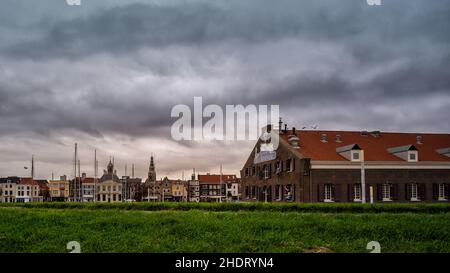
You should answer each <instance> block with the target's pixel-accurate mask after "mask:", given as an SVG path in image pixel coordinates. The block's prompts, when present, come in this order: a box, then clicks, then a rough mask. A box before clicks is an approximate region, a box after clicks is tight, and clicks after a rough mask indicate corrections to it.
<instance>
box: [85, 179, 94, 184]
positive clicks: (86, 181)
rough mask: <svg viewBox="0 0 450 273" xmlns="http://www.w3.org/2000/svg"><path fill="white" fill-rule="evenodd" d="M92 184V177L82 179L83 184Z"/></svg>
mask: <svg viewBox="0 0 450 273" xmlns="http://www.w3.org/2000/svg"><path fill="white" fill-rule="evenodd" d="M94 182H95V179H94V178H93V177H85V178H84V179H83V183H91V184H94Z"/></svg>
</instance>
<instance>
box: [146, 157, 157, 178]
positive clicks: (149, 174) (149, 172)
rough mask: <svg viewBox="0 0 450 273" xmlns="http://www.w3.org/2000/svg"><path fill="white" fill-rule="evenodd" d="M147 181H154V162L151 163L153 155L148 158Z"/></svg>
mask: <svg viewBox="0 0 450 273" xmlns="http://www.w3.org/2000/svg"><path fill="white" fill-rule="evenodd" d="M148 180H149V181H156V170H155V162H153V155H152V156H151V157H150V166H149V167H148Z"/></svg>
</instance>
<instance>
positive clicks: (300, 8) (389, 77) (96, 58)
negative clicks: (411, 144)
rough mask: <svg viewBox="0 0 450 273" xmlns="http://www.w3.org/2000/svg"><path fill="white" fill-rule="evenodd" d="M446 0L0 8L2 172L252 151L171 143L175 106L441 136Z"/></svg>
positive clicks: (202, 163)
mask: <svg viewBox="0 0 450 273" xmlns="http://www.w3.org/2000/svg"><path fill="white" fill-rule="evenodd" d="M449 14H450V1H449V0H433V1H426V0H408V1H406V0H383V5H382V6H377V7H375V6H368V5H367V4H366V1H365V0H346V1H342V0H292V1H286V0H279V1H273V0H228V1H213V0H203V1H201V0H199V1H195V0H191V1H176V0H170V1H168V0H164V1H162V0H161V1H143V0H142V1H138V0H136V1H132V0H115V1H113V0H109V1H108V0H82V5H81V6H79V7H74V6H68V5H66V3H65V1H64V0H40V1H33V0H2V1H1V7H0V176H7V175H19V176H25V175H28V174H29V172H28V171H25V170H24V168H23V167H24V166H26V165H29V164H30V163H29V161H30V159H31V154H34V155H35V156H36V161H37V162H36V168H37V170H36V174H37V176H38V177H41V178H49V177H50V176H51V173H52V171H53V172H54V173H55V176H59V175H62V174H67V175H69V176H70V175H71V174H72V160H73V159H72V158H73V145H74V143H75V142H78V145H79V149H80V157H81V160H82V171H84V172H87V173H88V174H89V175H92V174H93V160H94V159H93V157H94V149H97V150H98V157H99V161H100V168H101V170H102V169H103V168H106V164H107V161H108V160H109V156H114V157H115V161H116V167H117V168H118V171H119V175H123V174H124V168H125V167H124V166H125V164H128V170H130V169H131V164H132V163H134V164H135V165H136V173H137V175H139V176H142V177H145V176H146V171H147V168H148V161H149V157H150V155H151V153H153V154H154V155H155V157H156V166H157V172H158V178H160V177H163V176H165V175H168V176H170V177H173V178H176V177H181V173H182V171H183V170H185V175H186V176H189V175H190V172H191V169H192V168H196V169H197V170H199V171H200V172H203V173H204V172H207V171H209V172H218V171H219V165H220V164H221V163H222V164H223V166H224V171H226V172H234V173H238V171H239V169H240V168H241V166H242V165H243V163H244V161H245V160H246V158H247V156H248V154H249V153H250V151H251V149H252V146H253V145H254V143H253V142H251V141H248V142H232V143H224V142H213V143H177V142H175V141H173V140H172V139H171V137H170V126H171V124H172V123H173V122H174V121H175V119H172V118H170V111H171V108H172V106H174V105H176V104H180V103H183V104H187V105H192V103H193V96H202V97H203V99H204V103H205V104H210V103H211V104H219V105H225V104H244V105H247V104H269V105H272V104H278V105H280V112H281V113H280V114H281V116H282V117H283V119H284V120H285V121H287V123H288V124H289V126H296V127H301V126H307V125H311V124H318V125H319V129H336V130H341V129H343V130H344V129H345V130H353V129H355V130H364V129H377V130H381V131H420V132H422V131H427V132H429V131H432V132H448V131H450V119H449V118H448V117H449V116H450V107H449V106H450V45H449V39H450V35H449V29H450V16H449Z"/></svg>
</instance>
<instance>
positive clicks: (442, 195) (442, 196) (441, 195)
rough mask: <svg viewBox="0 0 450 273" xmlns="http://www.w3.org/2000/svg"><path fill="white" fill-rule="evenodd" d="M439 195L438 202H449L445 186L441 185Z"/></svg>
mask: <svg viewBox="0 0 450 273" xmlns="http://www.w3.org/2000/svg"><path fill="white" fill-rule="evenodd" d="M438 189H439V195H438V200H439V201H447V198H445V197H446V192H445V184H439V188H438Z"/></svg>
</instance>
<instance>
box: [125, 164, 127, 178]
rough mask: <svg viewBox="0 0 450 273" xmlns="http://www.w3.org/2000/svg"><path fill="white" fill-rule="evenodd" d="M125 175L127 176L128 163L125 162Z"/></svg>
mask: <svg viewBox="0 0 450 273" xmlns="http://www.w3.org/2000/svg"><path fill="white" fill-rule="evenodd" d="M125 176H127V164H125Z"/></svg>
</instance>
